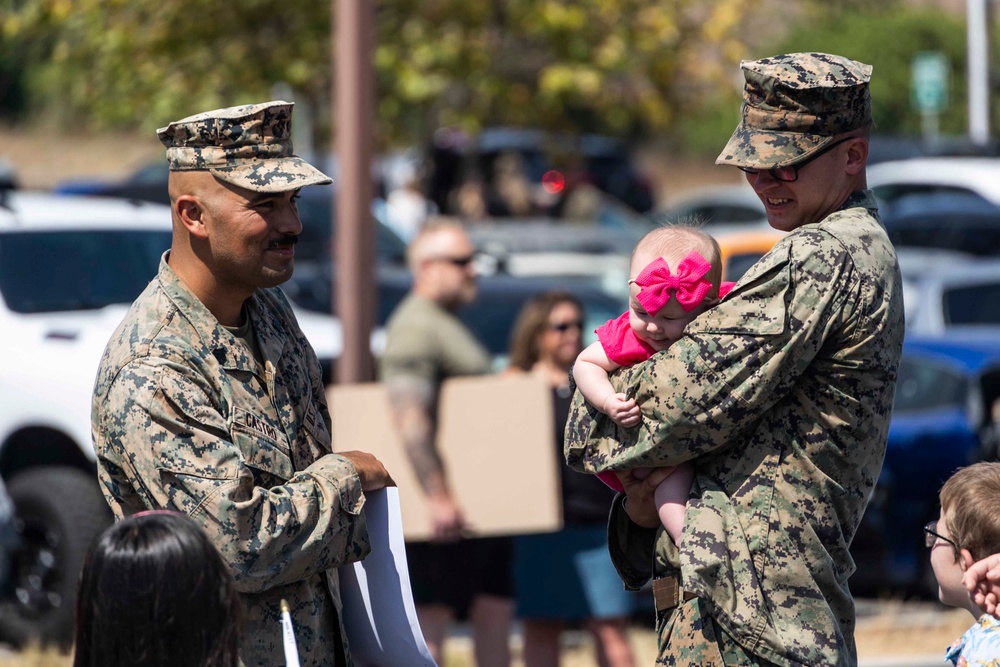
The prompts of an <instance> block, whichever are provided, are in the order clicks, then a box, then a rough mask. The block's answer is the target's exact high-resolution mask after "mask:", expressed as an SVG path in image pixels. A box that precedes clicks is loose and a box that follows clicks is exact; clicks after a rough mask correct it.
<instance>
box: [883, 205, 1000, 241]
mask: <svg viewBox="0 0 1000 667" xmlns="http://www.w3.org/2000/svg"><path fill="white" fill-rule="evenodd" d="M880 212H881V215H882V221H883V223H884V224H885V229H886V232H887V233H888V234H889V240H891V241H892V243H893V245H894V246H895V247H896V248H904V247H911V248H933V249H935V250H953V251H956V252H962V253H966V254H969V255H982V256H990V255H992V256H1000V206H998V205H997V204H994V203H992V202H990V201H989V200H987V199H985V198H984V197H982V196H981V195H978V194H975V193H971V192H913V193H909V194H905V195H900V196H898V197H896V198H895V199H893V200H891V201H890V202H887V203H883V204H882V205H881V206H880Z"/></svg>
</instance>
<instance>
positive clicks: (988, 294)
mask: <svg viewBox="0 0 1000 667" xmlns="http://www.w3.org/2000/svg"><path fill="white" fill-rule="evenodd" d="M910 275H911V276H912V272H911V273H910ZM903 297H904V302H905V303H906V328H907V331H908V332H912V333H916V334H920V335H939V336H940V335H944V334H948V335H953V334H955V333H959V332H963V331H966V332H970V333H971V332H976V331H978V332H980V333H981V334H983V335H992V336H995V337H996V338H997V339H998V340H1000V259H977V258H974V257H969V258H967V259H966V260H965V261H963V262H960V263H954V264H950V265H948V266H946V267H938V268H937V269H934V270H930V271H925V272H923V273H922V274H921V275H920V276H919V277H918V278H916V277H911V278H908V279H907V283H906V290H905V291H904V293H903Z"/></svg>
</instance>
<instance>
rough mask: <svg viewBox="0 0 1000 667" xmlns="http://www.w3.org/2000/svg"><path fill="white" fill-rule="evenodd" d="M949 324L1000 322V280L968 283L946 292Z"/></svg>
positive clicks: (945, 312) (945, 311)
mask: <svg viewBox="0 0 1000 667" xmlns="http://www.w3.org/2000/svg"><path fill="white" fill-rule="evenodd" d="M944 318H945V322H947V323H948V324H970V325H983V324H986V325H994V324H1000V282H993V283H983V284H982V285H968V286H965V287H957V288H954V289H950V290H948V291H947V292H945V293H944Z"/></svg>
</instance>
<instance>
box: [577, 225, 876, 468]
mask: <svg viewBox="0 0 1000 667" xmlns="http://www.w3.org/2000/svg"><path fill="white" fill-rule="evenodd" d="M796 236H797V237H798V238H797V239H795V240H794V242H793V239H792V238H791V237H786V239H784V240H783V241H782V242H781V243H779V244H778V245H777V246H775V248H774V250H772V252H771V253H769V254H768V255H766V256H765V257H764V258H762V259H761V260H760V261H759V262H758V263H757V264H755V265H754V266H753V267H752V268H751V270H750V271H749V272H748V273H747V274H746V275H745V276H744V278H743V279H742V280H741V281H740V282H739V283H738V284H737V286H736V287H735V288H734V289H733V290H732V292H730V293H729V294H728V295H727V297H726V299H725V300H723V301H722V302H721V303H720V304H719V305H718V306H716V307H714V308H712V309H711V310H709V311H707V312H706V313H704V314H702V315H701V316H699V317H698V318H697V319H696V320H695V321H694V322H692V323H691V324H690V325H689V326H688V328H687V331H686V333H685V337H684V338H682V339H681V340H679V341H678V342H677V343H675V344H674V345H672V346H671V347H670V348H669V349H667V350H665V351H664V352H661V353H658V354H656V355H654V356H653V357H652V358H651V359H650V360H649V361H647V362H645V363H642V364H636V365H635V366H631V367H628V368H622V369H620V370H618V371H616V373H615V374H614V375H613V376H612V378H611V381H612V385H613V386H614V387H615V388H616V390H617V391H620V392H626V393H628V392H630V391H634V392H635V397H636V400H637V401H638V402H639V405H640V406H641V409H642V422H641V423H640V424H639V426H637V427H634V428H628V429H626V428H621V427H619V426H617V425H616V424H615V423H614V422H612V421H611V420H610V419H608V418H607V417H605V416H604V415H601V414H600V413H597V412H596V411H593V410H589V409H588V408H587V406H586V404H583V403H582V402H581V401H580V400H579V397H577V400H575V401H574V406H573V410H572V412H571V414H570V419H569V421H568V422H567V430H566V452H565V453H566V457H567V462H568V463H569V465H570V466H571V467H573V468H575V469H577V470H581V471H584V472H596V471H600V470H609V469H611V470H627V469H631V468H635V467H639V466H659V465H675V464H678V463H682V462H683V461H687V460H690V459H692V458H696V457H698V456H701V455H704V454H706V453H708V452H710V451H713V450H716V449H719V448H721V447H724V446H725V445H727V444H728V443H730V442H734V441H737V440H738V439H739V437H740V435H741V434H742V433H744V432H746V431H748V430H749V429H751V428H752V427H753V425H754V423H755V422H756V421H757V420H758V419H759V418H760V417H761V415H763V414H764V413H766V412H767V411H768V410H769V409H770V408H771V407H772V406H773V405H775V404H776V403H777V402H778V401H780V400H782V398H783V397H785V396H786V395H788V393H789V392H791V391H794V389H795V384H796V381H797V379H798V378H799V377H801V376H802V374H803V373H805V372H807V369H808V367H809V364H810V363H811V361H812V360H813V358H814V357H815V356H816V355H817V353H818V351H819V350H820V349H821V347H822V346H823V344H824V342H825V340H826V337H827V333H828V331H829V329H830V327H831V322H832V321H833V318H834V317H838V316H840V315H838V311H839V310H840V309H841V307H842V306H844V305H845V303H847V304H850V302H851V300H850V296H851V294H854V295H855V297H856V295H857V294H858V285H857V284H856V282H857V281H856V279H855V272H854V271H853V264H852V262H851V260H850V257H849V255H848V253H847V252H846V250H845V249H844V248H843V246H842V245H840V244H839V243H838V242H836V241H835V240H833V239H831V238H829V236H828V235H826V234H825V233H824V232H822V231H821V230H816V231H814V232H807V233H804V234H797V235H796ZM856 300H857V299H856V298H855V300H854V301H856Z"/></svg>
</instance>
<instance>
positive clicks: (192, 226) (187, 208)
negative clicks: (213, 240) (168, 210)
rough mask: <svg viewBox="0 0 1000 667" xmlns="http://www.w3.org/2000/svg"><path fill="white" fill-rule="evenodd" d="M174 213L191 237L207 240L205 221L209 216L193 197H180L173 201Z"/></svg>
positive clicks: (197, 199)
mask: <svg viewBox="0 0 1000 667" xmlns="http://www.w3.org/2000/svg"><path fill="white" fill-rule="evenodd" d="M173 207H174V213H175V214H176V216H177V219H178V220H180V223H181V224H182V225H184V228H185V229H186V230H187V231H188V233H189V234H190V235H191V236H194V237H197V238H207V237H208V229H207V227H206V225H205V219H206V217H208V216H209V214H208V211H206V210H205V206H204V204H202V203H201V200H200V199H199V198H198V197H196V196H194V195H181V196H180V197H178V198H177V199H175V200H174V203H173Z"/></svg>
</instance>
